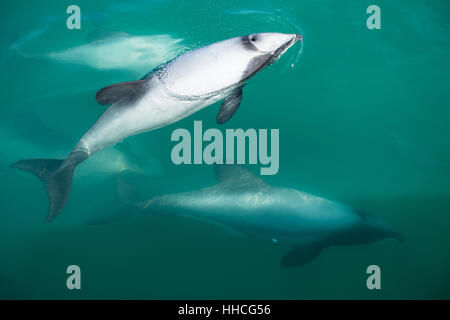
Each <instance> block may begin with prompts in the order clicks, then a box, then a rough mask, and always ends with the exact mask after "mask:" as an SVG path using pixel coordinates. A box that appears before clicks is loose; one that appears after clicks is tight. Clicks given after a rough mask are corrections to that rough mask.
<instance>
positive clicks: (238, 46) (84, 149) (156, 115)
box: [12, 33, 302, 221]
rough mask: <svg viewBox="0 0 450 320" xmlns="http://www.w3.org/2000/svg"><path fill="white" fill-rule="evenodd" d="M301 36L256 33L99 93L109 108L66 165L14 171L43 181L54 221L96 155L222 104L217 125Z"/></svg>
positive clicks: (27, 165)
mask: <svg viewBox="0 0 450 320" xmlns="http://www.w3.org/2000/svg"><path fill="white" fill-rule="evenodd" d="M301 39H302V37H301V35H299V34H283V33H257V34H251V35H247V36H241V37H236V38H232V39H228V40H224V41H220V42H217V43H213V44H211V45H208V46H205V47H201V48H198V49H195V50H192V51H188V52H186V53H184V54H182V55H180V56H178V57H177V58H175V59H174V60H172V61H170V62H169V63H167V64H165V65H163V66H161V67H160V68H158V69H156V70H155V71H154V72H151V73H150V74H148V75H147V76H145V77H144V78H143V79H141V80H137V81H130V82H122V83H117V84H113V85H110V86H108V87H106V88H103V89H101V90H100V91H99V92H98V93H97V96H96V98H97V101H98V102H99V103H100V104H102V105H109V104H110V106H109V108H108V109H107V110H106V111H105V112H104V113H103V114H102V116H101V117H100V118H99V119H98V120H97V122H96V123H95V124H94V125H93V126H92V127H91V128H90V129H89V130H88V132H86V133H85V134H84V136H83V137H82V138H81V140H80V141H79V142H78V143H77V145H76V146H75V148H74V149H73V150H72V152H71V153H70V154H69V155H68V156H67V158H66V159H61V160H59V159H29V160H21V161H18V162H16V163H14V164H13V165H12V167H14V168H19V169H22V170H26V171H29V172H31V173H33V174H35V175H36V176H37V177H39V178H40V179H41V180H42V181H43V182H44V183H45V187H46V189H47V194H48V198H49V202H50V206H49V213H48V216H47V219H46V221H50V220H52V219H53V218H54V217H55V216H56V215H57V214H58V213H59V212H60V211H61V210H62V208H63V207H64V205H65V203H66V202H67V200H68V198H69V193H70V188H71V186H72V179H73V172H74V169H75V167H76V166H77V165H78V164H80V163H81V162H82V161H84V160H86V159H87V158H88V157H89V156H91V155H92V154H93V153H95V152H97V151H100V150H102V149H104V148H106V147H108V146H111V145H114V144H116V143H117V142H120V141H122V140H124V139H125V138H127V137H129V136H132V135H135V134H138V133H141V132H144V131H149V130H154V129H158V128H161V127H164V126H167V125H169V124H171V123H174V122H176V121H178V120H180V119H183V118H185V117H187V116H189V115H191V114H193V113H194V112H196V111H199V110H200V109H203V108H205V107H207V106H209V105H211V104H213V103H215V102H217V101H220V100H222V99H225V100H224V102H223V103H222V105H221V107H220V110H219V114H218V115H217V122H218V123H219V124H222V123H224V122H226V121H227V120H228V119H230V118H231V116H232V115H233V114H234V113H235V112H236V110H237V109H238V107H239V104H240V103H241V99H242V87H243V86H244V85H245V83H246V81H247V80H248V79H249V78H250V77H252V76H253V75H255V74H256V73H257V72H258V71H260V70H262V69H263V68H265V67H266V66H268V65H269V64H271V63H273V62H274V61H276V60H277V59H278V58H279V57H280V56H281V55H282V54H283V53H284V52H285V51H286V50H287V49H289V47H291V46H292V45H293V44H294V43H295V42H297V41H298V40H301Z"/></svg>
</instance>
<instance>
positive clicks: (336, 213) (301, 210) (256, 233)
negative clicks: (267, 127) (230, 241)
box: [137, 165, 404, 267]
mask: <svg viewBox="0 0 450 320" xmlns="http://www.w3.org/2000/svg"><path fill="white" fill-rule="evenodd" d="M215 171H216V177H217V179H218V181H219V183H218V184H217V185H214V186H211V187H207V188H204V189H200V190H197V191H191V192H184V193H178V194H166V195H161V196H157V197H153V198H150V199H149V200H145V201H139V202H138V203H137V207H138V208H140V209H141V210H143V212H144V213H148V214H163V215H165V214H176V215H182V216H188V217H191V218H195V219H199V220H203V221H205V222H209V223H213V224H215V225H219V226H223V227H225V229H228V230H229V229H231V230H232V231H238V232H239V233H242V234H244V235H247V236H250V237H253V238H259V239H262V240H265V241H267V242H276V243H278V244H281V245H286V246H290V247H293V249H292V250H291V251H290V252H288V253H287V254H286V255H285V256H284V257H283V259H282V260H281V265H282V266H283V267H293V266H300V265H303V264H306V263H308V262H310V261H311V260H313V259H314V258H315V257H316V256H317V255H318V254H319V253H320V252H321V250H322V249H324V248H327V247H330V246H352V245H361V244H368V243H371V242H376V241H379V240H383V239H389V238H392V239H396V240H398V241H400V242H403V241H404V238H403V235H402V234H401V233H400V232H398V231H397V230H396V229H395V228H394V227H393V226H392V225H391V224H389V223H388V222H386V221H384V220H383V219H381V218H379V217H377V216H374V215H372V214H369V213H365V212H363V211H361V210H355V209H352V208H350V207H348V206H345V205H343V204H340V203H338V202H333V201H330V200H327V199H324V198H321V197H317V196H314V195H311V194H308V193H305V192H301V191H298V190H295V189H290V188H278V187H272V186H270V185H268V184H267V183H265V182H264V181H263V180H262V179H261V178H259V177H257V176H256V175H254V174H253V173H251V172H250V171H248V170H247V169H245V168H243V167H242V166H239V165H216V166H215ZM231 230H230V231H231Z"/></svg>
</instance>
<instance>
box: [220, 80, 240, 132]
mask: <svg viewBox="0 0 450 320" xmlns="http://www.w3.org/2000/svg"><path fill="white" fill-rule="evenodd" d="M241 100H242V87H239V88H237V89H235V90H233V92H232V93H231V94H230V95H229V96H228V97H226V98H225V100H224V101H223V102H222V105H221V106H220V110H219V113H218V114H217V118H216V121H217V123H218V124H223V123H225V122H227V121H228V120H229V119H230V118H231V117H232V116H233V114H234V113H235V112H236V111H237V109H238V108H239V105H240V104H241Z"/></svg>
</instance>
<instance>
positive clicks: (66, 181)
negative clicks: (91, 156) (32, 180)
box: [11, 152, 87, 222]
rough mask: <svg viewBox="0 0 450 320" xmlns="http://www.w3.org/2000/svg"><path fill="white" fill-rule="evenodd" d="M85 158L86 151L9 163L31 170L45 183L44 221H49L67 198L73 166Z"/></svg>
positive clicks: (58, 211) (12, 166) (13, 166)
mask: <svg viewBox="0 0 450 320" xmlns="http://www.w3.org/2000/svg"><path fill="white" fill-rule="evenodd" d="M86 158H87V154H86V153H81V152H77V153H72V154H71V155H70V156H69V157H68V158H67V159H65V160H61V159H28V160H20V161H17V162H15V163H14V164H12V165H11V168H17V169H21V170H24V171H28V172H31V173H32V174H34V175H35V176H37V177H38V178H39V179H40V180H41V181H42V182H44V184H45V189H46V190H47V196H48V200H49V210H48V215H47V218H46V219H45V221H46V222H50V221H51V220H53V218H55V217H56V216H57V215H58V213H60V212H61V210H62V209H63V207H64V205H65V204H66V202H67V200H68V199H69V194H70V189H71V187H72V180H73V171H74V170H75V166H76V165H77V164H78V163H80V162H81V161H83V160H84V159H86Z"/></svg>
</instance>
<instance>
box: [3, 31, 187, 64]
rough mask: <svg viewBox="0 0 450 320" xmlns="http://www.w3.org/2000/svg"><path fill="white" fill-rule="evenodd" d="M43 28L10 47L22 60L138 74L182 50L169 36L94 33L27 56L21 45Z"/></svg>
mask: <svg viewBox="0 0 450 320" xmlns="http://www.w3.org/2000/svg"><path fill="white" fill-rule="evenodd" d="M45 31H46V29H41V30H36V31H35V32H33V33H31V34H29V35H27V36H26V37H23V38H22V39H19V40H18V41H16V42H15V43H13V44H12V45H11V48H12V49H13V50H14V51H15V52H17V53H18V54H20V55H21V56H23V57H26V58H38V59H39V58H42V59H49V60H52V61H56V62H61V63H70V64H78V65H84V66H88V67H90V68H92V69H97V70H128V71H132V72H142V69H143V68H154V67H156V66H158V65H159V64H160V63H162V62H164V61H168V60H170V59H172V58H174V57H175V56H176V55H177V53H179V52H180V51H181V50H183V49H184V48H183V47H182V46H180V42H181V41H182V39H178V38H174V37H172V36H170V35H165V34H160V35H142V36H135V35H131V34H128V33H125V32H113V31H109V30H98V31H96V32H93V33H92V34H90V35H89V41H88V42H87V43H85V44H82V45H79V46H75V47H71V48H68V49H64V50H59V51H51V52H49V53H45V54H33V53H28V52H27V50H26V48H24V47H25V45H26V43H27V42H28V40H30V39H33V38H36V37H37V36H39V35H40V34H42V33H43V32H45Z"/></svg>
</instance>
